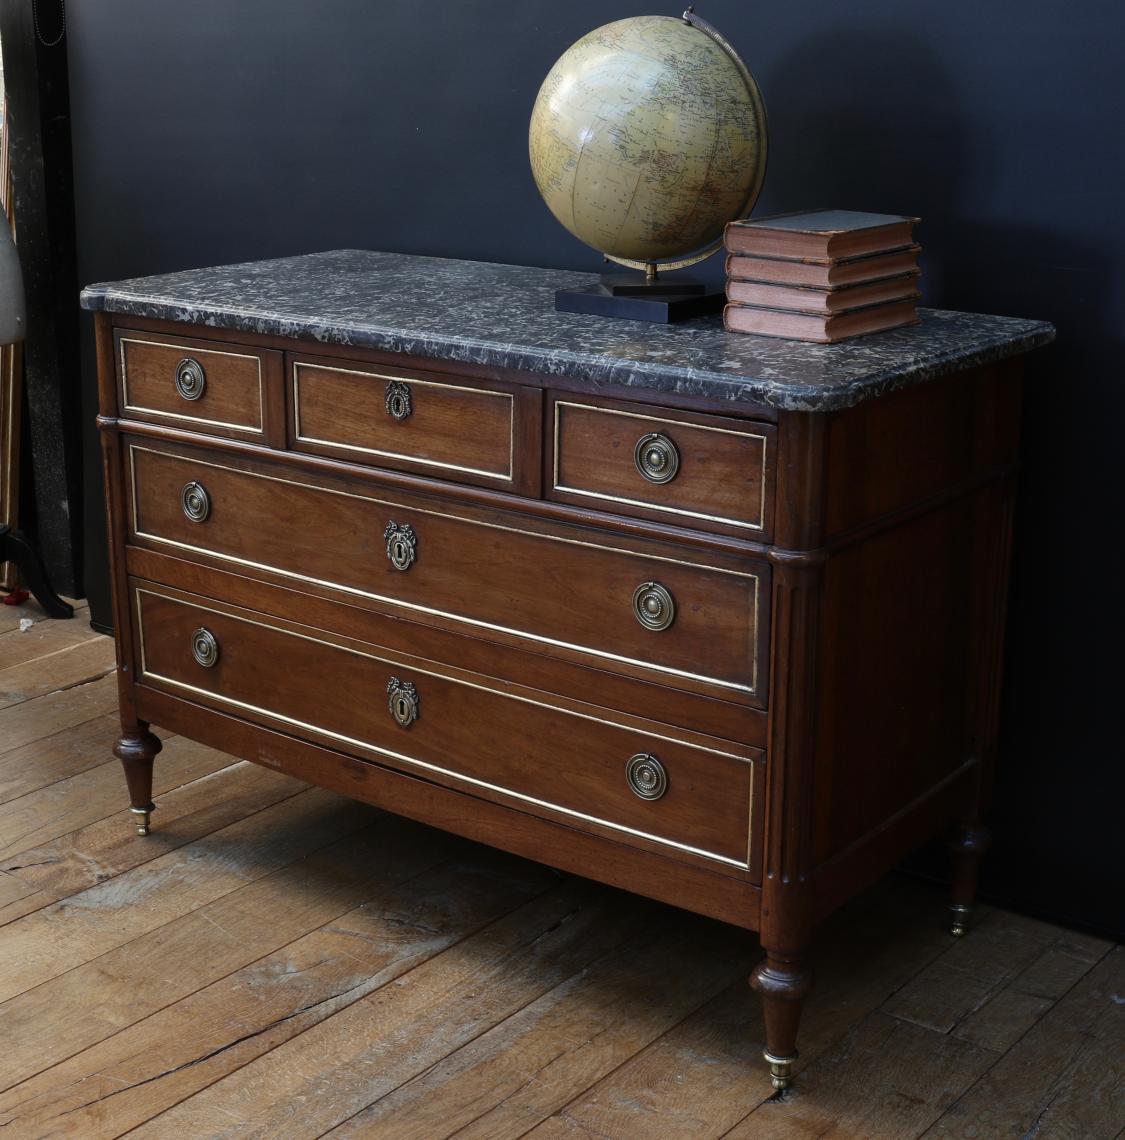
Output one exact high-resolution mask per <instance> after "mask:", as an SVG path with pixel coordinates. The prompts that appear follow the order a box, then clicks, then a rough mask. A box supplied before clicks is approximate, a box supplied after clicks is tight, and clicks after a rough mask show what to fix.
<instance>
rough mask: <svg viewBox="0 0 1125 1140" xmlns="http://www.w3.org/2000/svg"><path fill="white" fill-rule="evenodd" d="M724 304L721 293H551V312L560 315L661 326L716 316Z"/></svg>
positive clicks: (587, 289) (590, 289)
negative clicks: (552, 310)
mask: <svg viewBox="0 0 1125 1140" xmlns="http://www.w3.org/2000/svg"><path fill="white" fill-rule="evenodd" d="M726 301H727V297H726V294H725V293H724V292H723V291H722V290H721V289H720V290H718V291H711V292H702V293H672V294H668V293H661V292H657V293H656V294H655V296H653V295H649V294H644V293H642V294H637V293H626V294H620V293H617V294H615V293H613V292H611V291H610V290H609V289H607V288H606V287H605V286H604V285H587V286H584V287H582V288H579V289H558V290H556V292H555V309H556V310H557V311H558V312H560V313H587V314H589V315H590V316H595V317H621V318H624V319H625V320H630V321H651V322H654V323H656V324H662V325H667V324H673V323H674V322H676V321H687V320H691V318H692V317H704V316H707V315H708V314H710V313H720V312H722V310H723V306H724V305H725V304H726Z"/></svg>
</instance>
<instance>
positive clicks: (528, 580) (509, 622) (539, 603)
mask: <svg viewBox="0 0 1125 1140" xmlns="http://www.w3.org/2000/svg"><path fill="white" fill-rule="evenodd" d="M127 455H128V464H129V476H128V481H129V485H130V488H131V504H130V506H131V515H132V519H131V526H130V537H131V540H132V541H133V542H135V543H137V544H139V545H147V546H149V547H152V548H155V549H164V550H166V551H171V552H177V551H178V552H182V554H181V555H180V556H181V557H187V558H198V557H201V558H203V559H204V560H205V561H206V562H209V563H211V564H214V563H215V562H216V561H218V563H219V564H220V565H223V564H225V565H228V566H233V567H236V568H239V569H240V570H241V572H243V573H247V574H249V575H251V576H253V575H255V574H257V575H261V574H265V575H266V576H267V580H271V581H276V580H278V579H279V578H280V579H281V583H282V584H284V583H286V582H288V583H294V582H295V583H298V584H300V585H301V586H302V588H312V589H313V590H314V591H315V590H325V591H330V592H331V593H332V594H334V595H335V596H336V597H340V596H343V598H344V599H346V600H348V601H350V602H352V604H359V605H364V606H366V607H367V608H370V609H375V610H378V611H380V612H383V613H389V614H392V615H396V616H399V617H403V618H407V619H409V620H411V621H414V622H420V623H422V624H425V625H427V626H434V627H438V628H442V629H446V630H448V631H450V632H454V633H460V634H467V635H471V636H474V637H479V638H484V639H486V640H489V641H499V642H501V643H504V644H511V645H517V646H518V647H521V648H531V649H537V650H538V651H540V652H548V653H551V654H552V655H557V656H562V657H566V658H568V659H569V660H571V661H574V662H576V663H578V664H581V665H587V666H596V667H599V668H602V669H606V670H609V671H611V672H614V673H623V674H625V675H628V676H633V677H639V678H642V679H645V680H649V681H656V682H659V683H661V684H665V685H669V686H672V687H675V688H681V689H685V690H688V691H692V692H700V693H704V694H706V695H711V696H716V697H719V698H721V699H725V700H730V701H736V702H738V703H741V704H746V705H750V706H759V707H760V706H761V705H762V703H763V701H764V689H765V681H766V677H765V669H764V666H763V665H762V662H763V661H764V659H765V646H766V644H767V637H768V629H767V625H768V600H769V585H768V574H769V568H768V565H767V564H766V563H765V562H764V561H762V560H758V559H744V558H736V557H733V556H725V557H724V556H719V555H717V554H700V553H698V552H686V551H684V550H682V549H680V548H679V547H676V546H673V545H670V544H667V543H655V542H647V541H644V540H641V541H640V542H639V543H638V542H636V541H628V540H624V539H618V538H616V537H613V536H608V535H607V536H604V537H601V536H598V535H597V534H596V533H593V532H590V531H588V530H585V529H583V528H579V527H572V526H569V525H564V524H560V523H554V522H545V521H543V520H538V521H536V520H532V519H528V518H525V517H524V516H521V515H519V514H518V513H515V512H509V511H499V510H494V509H487V508H480V507H473V506H471V505H469V504H463V503H455V502H452V501H449V500H444V499H439V498H437V497H431V496H420V495H419V496H415V495H411V494H409V493H407V492H403V491H396V492H394V493H388V492H386V491H385V490H383V489H382V488H380V487H378V486H377V485H374V484H372V483H369V482H365V481H359V480H355V479H352V480H342V479H338V478H337V477H335V476H330V475H324V474H314V473H312V472H308V471H297V470H294V469H293V467H292V466H291V465H282V464H277V463H266V462H259V461H251V460H249V459H245V458H235V457H228V456H224V455H217V454H214V453H209V452H200V453H198V454H191V453H185V449H181V448H173V447H172V446H170V445H166V444H161V445H158V446H157V445H151V444H146V443H144V442H141V441H135V440H130V441H128V445H127Z"/></svg>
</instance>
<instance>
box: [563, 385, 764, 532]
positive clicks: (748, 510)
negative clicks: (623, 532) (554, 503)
mask: <svg viewBox="0 0 1125 1140" xmlns="http://www.w3.org/2000/svg"><path fill="white" fill-rule="evenodd" d="M549 415H550V417H551V425H552V438H551V440H550V445H549V446H550V451H551V455H552V468H551V472H550V480H551V481H550V484H549V486H550V496H551V497H552V498H554V499H558V500H560V501H562V502H573V503H581V504H583V505H585V506H589V507H597V508H599V509H601V510H609V511H616V512H618V513H621V514H626V515H638V516H640V517H642V518H658V519H662V520H664V521H666V522H671V523H676V524H677V525H680V526H691V527H697V528H699V529H702V530H713V531H718V532H721V533H726V534H736V535H740V536H741V537H744V538H752V539H765V538H768V537H769V534H770V532H771V529H772V527H771V522H772V514H773V480H772V474H771V471H772V467H773V464H774V441H775V436H776V432H775V429H774V428H773V427H772V426H771V425H769V424H760V423H747V422H746V421H745V420H736V419H731V418H725V417H719V416H697V415H692V414H691V413H689V412H673V411H668V410H665V409H659V410H657V409H652V408H648V407H645V406H644V405H641V404H624V403H620V402H618V403H612V402H610V401H608V400H600V399H597V398H595V397H563V396H558V397H555V398H553V399H552V400H551V401H550V405H549ZM654 433H656V434H660V435H662V436H664V437H665V438H666V439H667V440H670V441H671V443H672V445H673V447H674V448H675V455H676V462H677V463H678V466H677V468H676V470H675V474H674V475H673V476H672V478H671V479H669V480H668V481H667V482H664V483H654V482H651V481H650V480H649V479H647V478H645V477H644V476H643V475H642V474H641V472H640V471H639V470H638V467H637V462H636V449H637V447H638V444H639V443H640V442H641V441H642V440H644V439H645V438H646V437H648V436H650V435H652V434H654ZM642 450H643V449H642Z"/></svg>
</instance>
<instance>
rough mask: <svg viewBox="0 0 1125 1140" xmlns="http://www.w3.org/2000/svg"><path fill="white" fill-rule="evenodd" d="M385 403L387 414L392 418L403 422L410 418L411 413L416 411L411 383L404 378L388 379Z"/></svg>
mask: <svg viewBox="0 0 1125 1140" xmlns="http://www.w3.org/2000/svg"><path fill="white" fill-rule="evenodd" d="M384 403H385V407H386V409H387V415H388V416H390V417H391V419H392V420H398V421H399V422H400V423H401V422H402V421H403V420H405V419H409V417H410V413H411V412H412V411H414V404H413V402H412V400H411V397H410V385H409V384H406V383H404V382H403V381H402V380H388V381H387V395H386V400H385V402H384Z"/></svg>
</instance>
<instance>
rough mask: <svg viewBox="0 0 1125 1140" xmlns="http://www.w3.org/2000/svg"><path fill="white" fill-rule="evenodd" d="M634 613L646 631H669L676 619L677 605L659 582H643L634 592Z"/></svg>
mask: <svg viewBox="0 0 1125 1140" xmlns="http://www.w3.org/2000/svg"><path fill="white" fill-rule="evenodd" d="M633 613H634V615H635V616H636V619H637V621H639V622H640V623H641V625H643V626H644V627H645V629H656V630H660V629H667V628H668V627H669V626H670V625H671V624H672V622H673V621H674V620H675V618H676V603H675V602H674V601H673V600H672V595H671V594H670V593H668V591H667V590H666V589H665V588H664V587H663V586H662V585H661V584H660V583H659V582H642V583H641V584H640V585H639V586H638V587H637V588H636V589H635V590H634V591H633Z"/></svg>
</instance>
